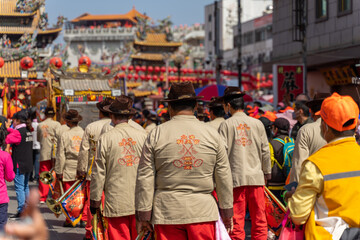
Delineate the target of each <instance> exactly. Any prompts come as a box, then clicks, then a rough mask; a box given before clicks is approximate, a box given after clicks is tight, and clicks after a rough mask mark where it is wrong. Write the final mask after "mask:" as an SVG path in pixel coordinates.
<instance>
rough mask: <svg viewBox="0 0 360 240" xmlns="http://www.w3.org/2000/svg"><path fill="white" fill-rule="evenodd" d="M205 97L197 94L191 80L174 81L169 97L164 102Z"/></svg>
mask: <svg viewBox="0 0 360 240" xmlns="http://www.w3.org/2000/svg"><path fill="white" fill-rule="evenodd" d="M200 98H203V97H202V96H196V94H195V89H194V86H193V84H192V83H191V82H181V83H173V84H172V85H171V88H170V92H169V94H168V97H167V98H166V99H164V100H163V101H164V102H178V101H186V100H196V99H200Z"/></svg>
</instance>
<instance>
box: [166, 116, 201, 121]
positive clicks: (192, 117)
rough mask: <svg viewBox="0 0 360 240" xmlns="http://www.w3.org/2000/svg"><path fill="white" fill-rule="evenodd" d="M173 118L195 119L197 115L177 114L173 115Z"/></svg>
mask: <svg viewBox="0 0 360 240" xmlns="http://www.w3.org/2000/svg"><path fill="white" fill-rule="evenodd" d="M171 119H175V120H186V119H189V120H193V119H196V117H195V116H194V115H176V116H174V117H172V118H171Z"/></svg>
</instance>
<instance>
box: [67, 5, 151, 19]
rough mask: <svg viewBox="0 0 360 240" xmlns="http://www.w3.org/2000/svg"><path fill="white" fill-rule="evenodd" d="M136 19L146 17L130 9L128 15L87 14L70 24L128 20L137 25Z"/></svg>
mask: <svg viewBox="0 0 360 240" xmlns="http://www.w3.org/2000/svg"><path fill="white" fill-rule="evenodd" d="M137 17H142V18H147V16H146V15H143V14H141V13H140V12H139V11H137V10H136V9H135V7H133V9H131V10H130V11H129V12H128V13H126V14H115V15H111V14H108V15H92V14H89V13H85V14H83V15H81V16H79V17H77V18H75V19H73V20H71V22H73V23H76V22H81V21H116V20H130V21H132V22H134V23H137V20H136V18H137Z"/></svg>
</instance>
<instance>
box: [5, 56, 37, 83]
mask: <svg viewBox="0 0 360 240" xmlns="http://www.w3.org/2000/svg"><path fill="white" fill-rule="evenodd" d="M0 78H21V67H20V61H19V60H17V61H5V64H4V66H3V67H2V68H0ZM28 78H29V79H35V78H37V74H36V71H28Z"/></svg>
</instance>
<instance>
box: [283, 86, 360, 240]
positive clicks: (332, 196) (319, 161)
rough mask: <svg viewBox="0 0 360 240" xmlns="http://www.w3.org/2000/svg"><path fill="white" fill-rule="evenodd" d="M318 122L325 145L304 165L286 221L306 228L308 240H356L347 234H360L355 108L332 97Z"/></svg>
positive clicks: (345, 100)
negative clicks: (320, 120)
mask: <svg viewBox="0 0 360 240" xmlns="http://www.w3.org/2000/svg"><path fill="white" fill-rule="evenodd" d="M320 116H321V119H322V122H321V134H322V136H323V137H324V139H325V140H326V142H327V145H325V146H324V147H322V148H321V149H320V150H319V151H317V152H316V153H315V154H313V155H312V156H310V157H309V158H308V159H307V160H305V162H304V163H303V165H302V169H301V172H300V180H299V186H298V188H297V189H296V191H295V193H294V194H293V195H292V197H291V198H289V200H288V207H289V210H290V216H291V219H292V220H293V222H294V223H295V224H306V226H305V238H306V239H340V238H341V237H343V238H341V239H358V238H349V237H348V234H352V231H354V232H355V234H359V231H358V230H359V229H356V228H359V227H360V221H359V216H360V208H359V202H360V189H359V185H360V161H359V159H360V147H359V146H358V145H357V143H356V141H355V138H354V133H355V128H356V126H357V123H358V116H359V108H358V106H357V104H356V103H355V102H354V100H353V99H352V98H351V97H349V96H340V95H339V94H337V93H334V94H333V95H332V96H331V97H329V98H326V99H325V100H324V102H323V103H322V105H321V110H320ZM289 195H291V194H289ZM345 236H346V238H345Z"/></svg>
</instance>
